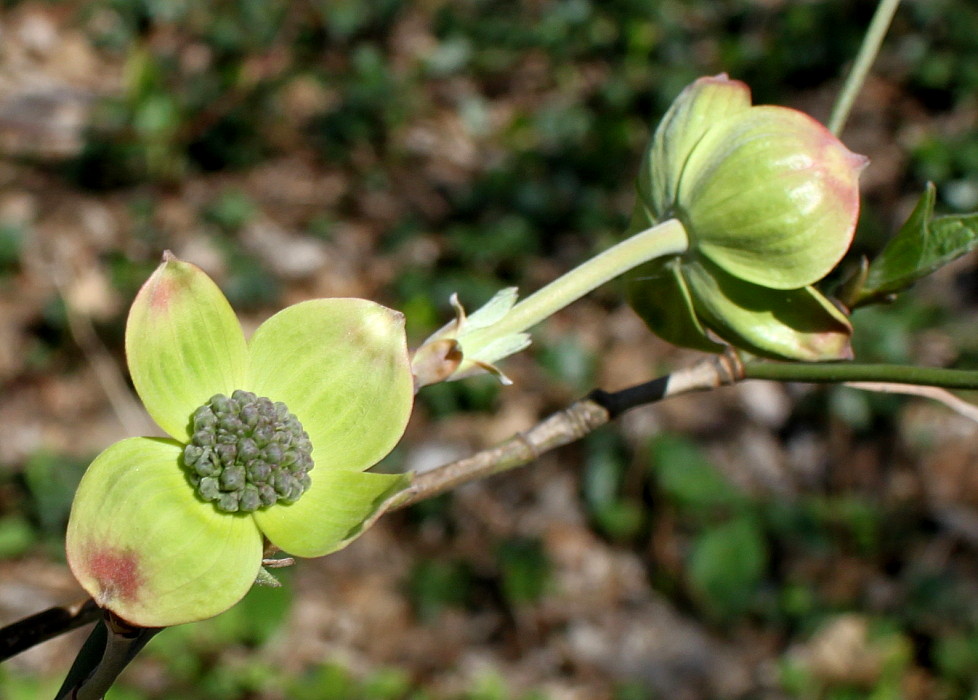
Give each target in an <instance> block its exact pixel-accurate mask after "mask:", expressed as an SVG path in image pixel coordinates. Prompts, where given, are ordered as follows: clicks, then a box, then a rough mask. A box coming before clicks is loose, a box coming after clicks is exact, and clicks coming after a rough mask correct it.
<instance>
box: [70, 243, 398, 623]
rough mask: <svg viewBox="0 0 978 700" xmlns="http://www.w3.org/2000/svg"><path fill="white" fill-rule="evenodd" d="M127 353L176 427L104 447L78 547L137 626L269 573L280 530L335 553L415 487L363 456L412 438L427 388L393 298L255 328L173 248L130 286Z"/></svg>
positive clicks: (165, 425)
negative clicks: (414, 413)
mask: <svg viewBox="0 0 978 700" xmlns="http://www.w3.org/2000/svg"><path fill="white" fill-rule="evenodd" d="M126 356H127V361H128V365H129V370H130V373H131V375H132V380H133V384H134V385H135V388H136V392H137V393H138V394H139V396H140V398H141V399H142V401H143V404H144V405H145V407H146V410H147V411H148V412H149V414H150V416H152V417H153V419H154V420H155V421H156V423H157V424H158V425H159V427H160V428H162V430H163V431H164V432H165V433H166V434H167V436H168V437H166V438H150V437H136V438H129V439H126V440H122V441H120V442H117V443H116V444H114V445H112V446H111V447H109V448H108V449H106V450H105V451H104V452H102V453H101V454H100V455H99V456H98V457H96V458H95V460H94V461H93V462H92V464H91V465H90V466H89V468H88V470H87V471H86V473H85V475H84V477H83V478H82V481H81V483H80V485H79V487H78V491H77V493H76V495H75V500H74V503H73V505H72V509H71V516H70V519H69V523H68V532H67V538H66V547H67V554H68V563H69V565H70V567H71V570H72V572H73V573H74V575H75V577H76V578H77V579H78V581H79V582H80V583H81V585H82V587H83V588H85V590H87V591H88V592H89V593H90V594H91V595H92V597H93V598H94V599H95V601H96V602H97V603H98V604H99V605H100V606H102V607H103V608H106V609H108V610H110V611H112V612H113V613H115V614H116V615H118V616H119V617H120V618H122V619H124V620H126V621H127V622H129V623H131V624H134V625H137V626H142V627H164V626H169V625H176V624H180V623H184V622H191V621H194V620H201V619H204V618H207V617H211V616H213V615H216V614H218V613H220V612H223V611H224V610H226V609H228V608H229V607H231V606H232V605H234V604H235V603H236V602H238V601H239V600H240V599H241V598H242V597H243V596H244V595H245V593H247V591H248V589H249V588H250V587H251V585H252V584H253V583H254V582H255V579H256V577H257V576H258V574H259V570H260V568H261V563H262V555H263V551H264V541H265V539H266V538H267V540H268V541H270V542H271V543H272V544H273V545H275V546H277V547H278V548H280V549H282V550H284V551H286V552H288V553H290V554H293V555H296V556H300V557H316V556H322V555H324V554H328V553H330V552H333V551H335V550H337V549H340V548H341V547H343V546H345V545H346V544H347V543H349V542H350V541H351V540H352V539H354V538H355V537H357V536H358V535H359V534H360V533H361V532H362V531H363V529H364V528H365V527H366V525H367V524H369V522H372V518H374V517H376V516H377V515H378V514H379V513H380V512H382V511H383V509H384V508H385V506H386V504H387V503H389V501H390V499H391V497H393V496H394V495H396V494H397V493H400V492H401V491H402V490H403V489H404V488H406V487H407V485H408V479H407V477H406V476H405V475H396V474H381V473H370V472H365V471H364V470H365V469H367V468H369V467H371V466H373V465H374V464H376V463H377V462H378V461H379V460H380V459H381V458H383V457H384V456H385V455H386V454H387V453H388V452H389V451H390V450H391V449H392V448H393V446H394V445H395V444H396V443H397V441H398V440H399V439H400V437H401V435H402V433H403V431H404V428H405V426H406V424H407V420H408V417H409V416H410V413H411V408H412V404H413V396H414V389H413V378H412V374H411V366H410V362H409V359H408V353H407V347H406V342H405V336H404V320H403V316H402V315H401V314H400V313H398V312H396V311H392V310H390V309H387V308H385V307H383V306H380V305H379V304H376V303H373V302H370V301H366V300H362V299H315V300H311V301H305V302H301V303H298V304H295V305H293V306H289V307H288V308H286V309H284V310H282V311H280V312H278V313H277V314H275V315H274V316H272V317H271V318H269V319H268V320H267V321H265V322H264V323H263V324H261V326H260V327H259V328H258V329H257V330H256V331H255V333H254V334H253V336H252V337H251V338H250V340H248V341H246V340H245V336H244V333H243V331H242V329H241V326H240V324H239V323H238V320H237V318H236V317H235V314H234V312H233V310H232V309H231V306H230V304H229V303H228V301H227V299H226V298H225V297H224V295H223V294H222V293H221V291H220V289H218V287H217V285H215V284H214V282H213V281H211V279H210V278H209V277H208V276H207V275H206V274H205V273H204V272H203V271H201V270H200V269H199V268H197V267H195V266H194V265H192V264H189V263H186V262H182V261H180V260H177V259H176V258H175V257H173V256H172V255H171V254H169V253H167V254H165V255H164V259H163V263H162V264H161V265H160V266H159V268H158V269H157V270H156V271H155V272H154V273H153V275H152V276H151V277H150V278H149V280H148V281H147V282H146V283H145V285H144V286H143V287H142V289H141V290H140V291H139V293H138V295H137V296H136V299H135V301H134V302H133V305H132V308H131V310H130V313H129V318H128V321H127V325H126Z"/></svg>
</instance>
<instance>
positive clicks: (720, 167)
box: [629, 75, 868, 361]
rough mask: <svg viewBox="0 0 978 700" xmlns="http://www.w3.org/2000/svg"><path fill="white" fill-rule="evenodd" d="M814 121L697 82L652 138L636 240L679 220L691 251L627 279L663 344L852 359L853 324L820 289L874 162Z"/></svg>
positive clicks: (847, 234) (738, 86) (725, 84)
mask: <svg viewBox="0 0 978 700" xmlns="http://www.w3.org/2000/svg"><path fill="white" fill-rule="evenodd" d="M867 162H868V161H867V159H866V158H865V157H864V156H861V155H858V154H855V153H852V152H851V151H849V149H847V148H846V147H845V146H844V145H843V144H842V142H840V141H839V140H838V139H837V138H836V137H835V136H834V135H833V134H832V133H831V132H829V131H828V130H827V129H826V128H825V127H824V126H822V125H821V124H819V123H818V122H817V121H815V120H814V119H812V118H811V117H809V116H808V115H806V114H803V113H802V112H799V111H797V110H794V109H788V108H786V107H777V106H752V105H751V97H750V89H749V88H748V87H747V85H745V84H744V83H742V82H740V81H736V80H730V79H729V78H727V76H726V75H718V76H713V77H706V78H700V79H699V80H696V81H695V82H694V83H692V84H691V85H689V86H688V87H687V88H686V89H685V90H683V91H682V93H680V95H679V96H678V97H677V98H676V100H675V101H674V102H673V104H672V106H671V107H670V108H669V110H668V111H667V112H666V114H665V116H664V117H663V118H662V121H661V123H660V124H659V126H658V128H657V129H656V131H655V135H654V136H653V138H652V143H651V145H650V147H649V149H648V151H647V152H646V157H645V160H644V162H643V164H642V168H641V171H640V174H639V179H638V201H637V202H636V206H635V213H634V216H633V219H632V224H631V232H635V231H641V230H643V229H646V228H648V227H649V226H653V225H656V224H661V223H662V222H663V221H666V220H670V219H672V220H677V221H679V222H680V223H681V224H682V226H683V228H684V229H685V230H686V233H687V235H688V237H689V249H688V250H687V251H685V252H684V253H682V254H681V255H678V256H674V257H673V258H672V259H666V258H663V259H661V260H657V261H654V262H652V263H649V264H647V265H644V266H643V267H641V268H637V269H636V270H635V272H634V273H633V274H632V275H631V276H630V282H629V296H630V300H631V302H632V305H633V306H634V308H635V309H636V311H637V312H638V313H639V314H640V315H641V316H642V317H643V319H644V320H645V321H646V323H647V324H648V325H649V327H650V328H651V329H652V330H653V331H655V332H656V333H657V334H659V335H660V336H662V337H663V338H665V339H666V340H668V341H670V342H672V343H674V344H676V345H683V346H687V347H694V348H697V349H700V350H706V351H714V352H715V351H719V350H721V349H722V348H723V343H726V344H729V345H732V346H734V347H737V348H741V349H743V350H747V351H749V352H751V353H754V354H758V355H763V356H767V357H774V358H779V359H789V360H809V361H810V360H831V359H845V358H848V357H851V349H850V345H849V336H850V334H851V332H852V327H851V324H850V323H849V320H848V317H847V315H846V313H845V311H844V310H841V309H839V308H837V307H836V306H835V305H833V303H832V302H831V301H830V300H829V299H826V298H825V297H824V296H822V295H821V293H820V292H819V291H818V290H816V289H815V288H814V287H813V286H811V285H813V284H814V283H815V282H817V281H819V280H821V279H822V278H823V277H824V276H825V275H827V274H828V273H829V272H830V271H831V270H832V269H833V268H834V267H835V266H836V265H837V264H838V263H839V261H840V260H841V258H842V256H843V255H845V253H846V251H847V250H848V248H849V245H850V243H851V242H852V238H853V235H854V233H855V229H856V222H857V220H858V217H859V181H858V180H859V173H860V172H861V171H862V170H863V168H864V167H865V166H866V164H867Z"/></svg>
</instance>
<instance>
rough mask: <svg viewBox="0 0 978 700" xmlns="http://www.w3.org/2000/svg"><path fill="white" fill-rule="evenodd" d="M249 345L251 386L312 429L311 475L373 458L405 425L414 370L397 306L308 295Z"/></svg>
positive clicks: (367, 463)
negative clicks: (285, 408)
mask: <svg viewBox="0 0 978 700" xmlns="http://www.w3.org/2000/svg"><path fill="white" fill-rule="evenodd" d="M249 352H250V355H251V378H250V380H249V382H248V388H249V389H250V390H251V391H254V392H255V393H256V394H258V395H259V396H267V397H268V398H270V399H271V400H272V401H282V402H283V403H285V405H286V406H288V408H289V411H291V412H292V413H293V414H294V415H295V416H296V418H298V419H299V422H301V423H302V427H303V428H305V430H306V432H307V433H309V439H310V440H311V441H312V450H313V451H312V458H313V462H314V463H315V465H316V466H315V467H314V468H313V471H312V472H311V475H312V478H313V483H315V481H316V479H317V478H319V476H318V475H321V474H322V473H323V472H324V471H326V470H330V469H345V470H357V471H363V470H364V469H367V468H368V467H371V466H373V465H374V464H376V463H377V462H378V461H380V459H381V458H382V457H384V456H385V455H386V454H387V453H388V452H390V451H391V449H392V448H393V447H394V445H395V444H397V441H398V440H399V439H400V438H401V435H402V434H403V433H404V428H405V426H406V425H407V421H408V418H409V417H410V415H411V408H412V406H413V403H414V378H413V377H412V375H411V364H410V360H409V358H408V353H407V341H406V339H405V336H404V317H403V315H401V314H400V313H398V312H396V311H392V310H390V309H388V308H385V307H383V306H381V305H380V304H375V303H374V302H371V301H365V300H363V299H314V300H311V301H305V302H302V303H299V304H295V305H293V306H290V307H288V308H286V309H283V310H282V311H280V312H278V313H277V314H275V315H274V316H272V317H271V318H270V319H268V320H267V321H265V323H263V324H262V325H261V326H260V327H259V328H258V330H256V331H255V335H254V336H253V337H252V339H251V342H250V345H249ZM307 498H309V495H308V494H307V495H306V496H304V499H307ZM293 554H298V552H293Z"/></svg>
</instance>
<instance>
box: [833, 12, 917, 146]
mask: <svg viewBox="0 0 978 700" xmlns="http://www.w3.org/2000/svg"><path fill="white" fill-rule="evenodd" d="M899 4H900V0H880V3H879V5H877V6H876V13H875V14H874V15H873V19H872V21H871V22H870V23H869V29H867V30H866V35H865V36H864V37H863V43H862V46H860V47H859V53H858V54H856V60H855V61H854V62H853V64H852V68H851V69H850V70H849V75H848V76H847V77H846V82H845V85H843V87H842V91H841V92H840V93H839V97H838V98H837V99H836V101H835V106H834V107H833V108H832V116H831V117H829V131H831V132H832V133H833V134H835V135H836V136H838V135H839V134H840V133H841V132H842V128H843V127H844V126H845V124H846V119H848V118H849V112H850V111H851V110H852V104H853V103H854V102H855V101H856V95H858V94H859V91H860V90H862V87H863V83H864V82H865V81H866V76H867V75H869V69H870V67H872V65H873V61H875V60H876V54H878V53H879V50H880V45H881V44H882V43H883V37H884V36H886V31H887V29H889V28H890V21H891V20H892V19H893V14H894V13H895V12H896V9H897V6H898V5H899Z"/></svg>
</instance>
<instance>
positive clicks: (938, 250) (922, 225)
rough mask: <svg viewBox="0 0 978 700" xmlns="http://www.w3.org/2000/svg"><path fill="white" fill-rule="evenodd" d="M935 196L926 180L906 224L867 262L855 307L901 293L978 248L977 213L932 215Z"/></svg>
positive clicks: (932, 187)
mask: <svg viewBox="0 0 978 700" xmlns="http://www.w3.org/2000/svg"><path fill="white" fill-rule="evenodd" d="M936 197H937V189H936V188H935V187H934V184H933V183H928V184H927V188H926V189H925V190H924V194H923V195H921V197H920V200H919V201H918V202H917V206H916V207H914V210H913V212H912V213H911V214H910V217H909V218H908V219H907V221H906V223H905V224H904V225H903V226H902V227H900V230H899V231H898V232H897V234H896V236H894V237H893V239H892V240H891V241H890V242H889V243H888V244H887V245H886V247H885V248H883V251H882V252H881V253H880V254H879V255H878V256H877V257H876V259H874V260H873V262H872V264H870V266H869V272H868V274H867V276H866V281H865V283H864V284H863V287H862V289H861V290H860V292H859V294H858V296H857V297H856V301H855V303H854V307H856V306H863V305H866V304H871V303H874V302H877V301H879V300H880V299H882V298H884V297H886V296H889V295H891V294H896V293H897V292H901V291H903V290H904V289H906V288H907V287H909V286H910V285H912V284H913V283H914V282H916V281H917V280H919V279H920V278H921V277H925V276H927V275H929V274H930V273H932V272H934V271H935V270H937V269H939V268H941V267H943V266H944V265H947V264H948V263H949V262H951V261H952V260H955V259H957V258H959V257H961V256H962V255H964V254H965V253H968V252H970V251H972V250H974V249H975V248H976V247H978V214H964V215H956V216H942V217H938V218H934V202H935V200H936Z"/></svg>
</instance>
